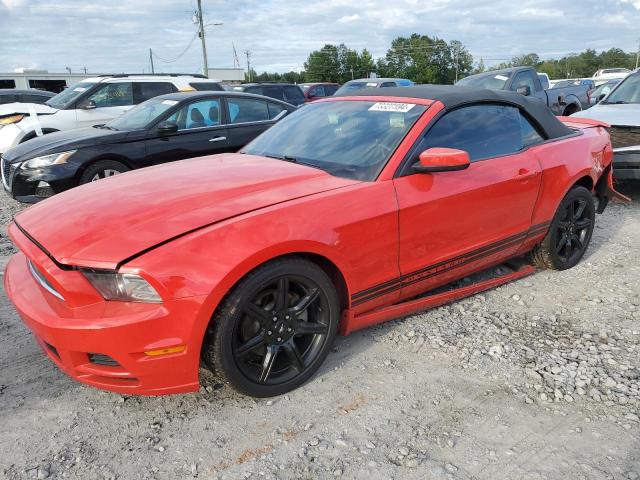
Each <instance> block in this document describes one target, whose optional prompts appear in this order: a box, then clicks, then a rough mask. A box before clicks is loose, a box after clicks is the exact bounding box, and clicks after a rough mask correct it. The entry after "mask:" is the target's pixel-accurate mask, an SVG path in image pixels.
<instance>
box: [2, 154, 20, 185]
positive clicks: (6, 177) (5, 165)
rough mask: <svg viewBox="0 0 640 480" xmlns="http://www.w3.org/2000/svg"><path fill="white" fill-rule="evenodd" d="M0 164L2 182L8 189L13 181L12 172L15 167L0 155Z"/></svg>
mask: <svg viewBox="0 0 640 480" xmlns="http://www.w3.org/2000/svg"><path fill="white" fill-rule="evenodd" d="M0 164H1V168H0V171H1V172H2V184H3V185H4V188H6V189H7V190H9V191H10V190H11V184H12V183H13V172H15V170H16V167H15V166H14V165H12V164H10V163H9V162H7V161H6V160H5V159H4V158H2V157H0Z"/></svg>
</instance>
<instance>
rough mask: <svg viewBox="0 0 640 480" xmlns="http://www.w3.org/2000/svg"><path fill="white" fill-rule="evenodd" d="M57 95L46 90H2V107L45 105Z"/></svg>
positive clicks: (0, 99) (0, 94)
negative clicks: (6, 105)
mask: <svg viewBox="0 0 640 480" xmlns="http://www.w3.org/2000/svg"><path fill="white" fill-rule="evenodd" d="M55 95H56V94H55V93H51V92H46V91H44V90H35V89H33V90H18V89H15V88H0V105H4V104H7V103H38V104H40V103H44V102H46V101H47V100H49V99H50V98H51V97H54V96H55Z"/></svg>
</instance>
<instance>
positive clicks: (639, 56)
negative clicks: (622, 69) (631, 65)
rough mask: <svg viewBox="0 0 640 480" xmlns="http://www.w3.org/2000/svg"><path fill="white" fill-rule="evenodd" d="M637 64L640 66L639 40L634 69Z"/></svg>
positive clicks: (639, 41) (639, 40)
mask: <svg viewBox="0 0 640 480" xmlns="http://www.w3.org/2000/svg"><path fill="white" fill-rule="evenodd" d="M638 64H640V38H639V39H638V53H636V69H637V68H638Z"/></svg>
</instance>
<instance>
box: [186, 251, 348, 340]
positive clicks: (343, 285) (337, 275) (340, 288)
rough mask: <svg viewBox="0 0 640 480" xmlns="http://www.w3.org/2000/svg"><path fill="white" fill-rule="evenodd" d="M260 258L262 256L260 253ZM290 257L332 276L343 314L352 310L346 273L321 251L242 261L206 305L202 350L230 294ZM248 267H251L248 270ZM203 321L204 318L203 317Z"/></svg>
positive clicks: (284, 253) (293, 252) (289, 253)
mask: <svg viewBox="0 0 640 480" xmlns="http://www.w3.org/2000/svg"><path fill="white" fill-rule="evenodd" d="M255 257H257V258H260V257H259V254H256V256H255ZM287 258H302V259H306V260H308V261H310V262H312V263H314V264H315V265H317V266H318V267H320V268H321V269H322V270H323V271H324V272H325V273H326V274H327V275H328V276H329V279H330V280H331V282H332V283H333V285H334V286H335V288H336V293H337V295H338V300H339V302H340V307H339V309H340V312H343V311H344V310H346V309H348V308H349V305H350V298H351V297H350V293H349V285H348V283H347V279H346V277H345V275H344V273H343V270H342V269H340V267H339V266H338V264H337V262H336V261H334V260H333V259H331V258H330V257H329V256H328V255H326V254H325V253H320V252H318V251H314V250H312V249H309V248H307V249H296V250H290V251H286V252H282V253H280V254H278V255H274V256H271V257H270V258H266V259H265V258H261V260H260V261H257V262H256V261H252V260H253V257H252V259H249V263H247V262H242V266H239V267H238V268H236V269H235V270H234V271H232V272H229V273H228V274H227V275H226V276H225V277H224V280H223V281H222V282H220V283H221V285H222V291H220V289H219V288H216V289H215V290H214V291H213V292H212V293H211V295H210V297H209V299H208V301H205V303H204V304H203V309H205V310H204V311H203V312H201V313H202V314H203V317H204V320H205V321H203V322H202V323H201V327H200V328H199V332H198V333H197V336H198V339H197V340H198V343H197V344H198V345H200V350H201V351H202V349H203V348H205V342H206V340H207V338H206V336H207V332H208V330H209V329H210V326H211V324H212V321H213V318H214V317H215V315H216V313H217V312H218V311H219V309H220V308H221V306H222V305H223V304H224V302H225V299H226V297H227V295H229V293H230V292H231V291H232V290H233V289H234V288H235V287H236V286H237V285H238V284H239V283H240V282H241V281H242V280H243V279H244V278H246V276H247V275H249V274H250V273H251V272H253V271H255V270H256V269H257V268H260V267H262V266H264V265H267V264H269V263H270V262H273V261H277V260H283V259H287ZM246 265H249V267H247V266H246ZM201 319H202V317H201ZM341 321H342V318H340V319H338V324H340V323H341Z"/></svg>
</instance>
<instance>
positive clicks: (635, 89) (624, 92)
mask: <svg viewBox="0 0 640 480" xmlns="http://www.w3.org/2000/svg"><path fill="white" fill-rule="evenodd" d="M602 103H640V74H638V75H629V76H628V77H627V78H625V79H624V80H623V81H622V82H621V83H620V84H619V85H618V87H617V88H616V89H615V90H614V91H613V92H611V93H610V94H609V96H608V97H607V99H606V100H605V101H604V102H602Z"/></svg>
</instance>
